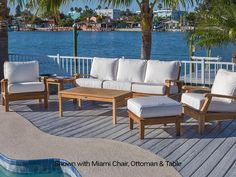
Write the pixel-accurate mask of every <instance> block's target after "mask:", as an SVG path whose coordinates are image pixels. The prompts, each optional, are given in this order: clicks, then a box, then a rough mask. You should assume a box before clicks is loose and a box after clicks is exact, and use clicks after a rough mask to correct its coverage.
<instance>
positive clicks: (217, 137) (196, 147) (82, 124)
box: [11, 96, 236, 177]
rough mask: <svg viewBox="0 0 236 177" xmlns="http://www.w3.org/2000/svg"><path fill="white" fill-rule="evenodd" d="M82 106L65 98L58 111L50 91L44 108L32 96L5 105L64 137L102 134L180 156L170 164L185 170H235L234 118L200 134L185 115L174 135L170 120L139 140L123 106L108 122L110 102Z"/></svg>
mask: <svg viewBox="0 0 236 177" xmlns="http://www.w3.org/2000/svg"><path fill="white" fill-rule="evenodd" d="M83 106H84V107H83V110H80V109H78V107H77V106H76V105H74V104H73V103H72V102H71V101H66V102H65V103H64V117H63V118H60V117H59V114H58V102H57V98H56V97H53V96H52V97H51V99H50V105H49V110H45V109H44V108H43V105H40V106H39V105H38V102H37V101H23V102H22V101H17V102H14V103H13V104H11V109H12V110H13V111H16V112H17V113H18V114H20V115H22V116H23V117H25V118H26V119H27V120H28V121H30V122H31V123H32V124H34V125H35V126H37V127H38V128H39V129H41V130H42V131H44V132H46V133H49V134H52V135H56V136H64V137H82V138H106V139H113V140H116V141H122V142H126V143H129V144H133V145H136V146H139V147H141V148H144V149H147V150H149V151H151V152H153V153H156V154H158V155H160V156H161V157H163V158H165V159H166V160H169V161H176V160H177V161H179V162H182V164H181V166H180V167H176V169H177V170H178V171H179V172H180V173H181V175H183V176H184V177H188V176H191V175H192V176H201V177H204V176H207V175H209V176H219V177H221V176H222V177H223V176H224V175H226V176H227V177H231V176H235V175H234V174H235V166H236V165H235V160H236V159H235V155H234V154H235V152H236V134H235V133H236V130H235V129H236V120H231V121H224V122H223V123H222V125H221V127H219V126H217V125H216V124H214V123H209V124H207V125H206V132H205V134H204V135H202V136H201V135H199V134H198V133H197V122H196V121H194V120H193V119H189V118H185V121H184V123H183V124H182V134H181V136H180V137H176V136H175V126H174V125H173V124H168V125H167V126H166V127H164V126H163V125H153V126H146V129H145V139H144V140H140V139H139V134H138V131H139V129H138V125H137V124H135V125H134V129H133V130H129V127H128V118H127V110H126V108H125V107H122V108H119V109H118V123H117V124H116V125H113V124H112V111H111V109H112V106H111V104H107V103H98V102H94V103H91V102H89V101H85V102H84V103H83Z"/></svg>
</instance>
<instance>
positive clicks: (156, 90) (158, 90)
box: [132, 83, 178, 94]
mask: <svg viewBox="0 0 236 177" xmlns="http://www.w3.org/2000/svg"><path fill="white" fill-rule="evenodd" d="M132 92H139V93H148V94H165V92H166V86H165V84H151V83H134V84H132ZM174 93H178V86H176V85H172V86H171V87H170V94H174Z"/></svg>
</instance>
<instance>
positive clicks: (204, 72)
mask: <svg viewBox="0 0 236 177" xmlns="http://www.w3.org/2000/svg"><path fill="white" fill-rule="evenodd" d="M9 60H10V61H30V60H38V61H39V64H40V73H41V74H57V75H63V76H72V75H73V74H75V73H80V74H88V73H90V69H91V65H92V61H93V58H91V57H73V56H60V55H59V54H57V55H48V56H35V55H21V54H9ZM180 63H181V80H183V81H184V82H185V83H187V84H193V85H211V84H212V83H213V81H214V78H215V75H216V73H217V71H218V69H220V68H223V69H227V70H230V71H233V72H236V64H235V63H232V62H220V61H205V60H201V61H180Z"/></svg>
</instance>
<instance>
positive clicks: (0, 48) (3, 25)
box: [0, 0, 8, 79]
mask: <svg viewBox="0 0 236 177" xmlns="http://www.w3.org/2000/svg"><path fill="white" fill-rule="evenodd" d="M7 14H8V9H7V0H0V79H2V78H3V63H4V61H6V60H8V34H7V33H8V28H7Z"/></svg>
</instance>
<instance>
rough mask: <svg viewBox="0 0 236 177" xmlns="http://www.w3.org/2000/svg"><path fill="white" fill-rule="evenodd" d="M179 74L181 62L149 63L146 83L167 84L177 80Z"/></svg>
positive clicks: (152, 61)
mask: <svg viewBox="0 0 236 177" xmlns="http://www.w3.org/2000/svg"><path fill="white" fill-rule="evenodd" d="M178 74H179V62H177V61H157V60H156V61H154V60H149V61H148V62H147V70H146V76H145V81H144V82H146V83H165V80H177V79H178Z"/></svg>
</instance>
